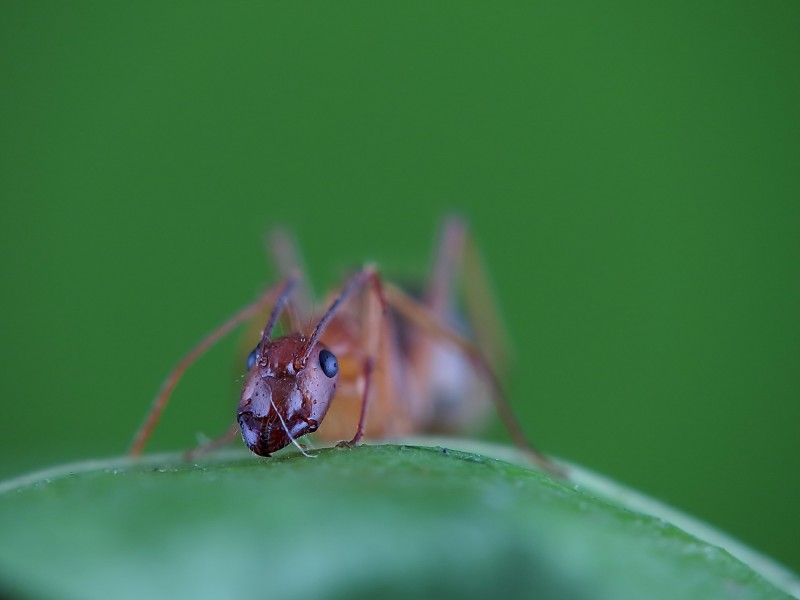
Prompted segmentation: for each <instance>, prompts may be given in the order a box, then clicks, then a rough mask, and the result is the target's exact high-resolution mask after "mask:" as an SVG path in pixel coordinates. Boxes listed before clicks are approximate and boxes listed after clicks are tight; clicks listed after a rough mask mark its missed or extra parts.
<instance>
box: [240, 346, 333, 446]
mask: <svg viewBox="0 0 800 600" xmlns="http://www.w3.org/2000/svg"><path fill="white" fill-rule="evenodd" d="M247 366H248V374H247V380H246V382H245V385H244V389H243V390H242V396H241V400H240V401H239V409H238V420H239V426H240V427H241V429H242V438H243V439H244V442H245V444H247V446H248V447H249V448H250V450H252V451H253V452H254V453H255V454H258V455H259V456H269V455H270V453H272V452H275V451H277V450H280V449H281V448H283V447H284V446H288V445H289V444H291V443H293V442H294V441H295V440H296V439H297V438H299V437H301V436H304V435H306V434H308V433H313V432H314V431H316V430H317V427H318V426H319V424H320V423H321V422H322V419H323V418H324V417H325V413H327V412H328V407H329V406H330V403H331V400H332V399H333V394H334V392H335V391H336V383H337V381H338V380H339V364H338V362H337V360H336V357H335V356H334V355H333V353H332V352H331V351H330V350H328V348H326V347H325V345H324V344H322V343H321V342H316V343H314V344H313V346H311V348H310V349H309V347H308V339H307V338H305V337H303V336H301V335H291V336H286V337H282V338H278V339H276V340H273V341H266V340H262V342H261V343H259V345H258V346H256V349H255V350H253V352H251V353H250V356H248V359H247Z"/></svg>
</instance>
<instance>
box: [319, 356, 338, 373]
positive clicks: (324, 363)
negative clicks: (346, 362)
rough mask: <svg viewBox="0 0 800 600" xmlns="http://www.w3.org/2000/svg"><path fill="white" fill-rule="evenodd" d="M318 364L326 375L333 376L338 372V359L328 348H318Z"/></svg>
mask: <svg viewBox="0 0 800 600" xmlns="http://www.w3.org/2000/svg"><path fill="white" fill-rule="evenodd" d="M319 366H320V367H322V372H323V373H325V375H326V376H327V377H333V376H334V375H336V373H338V372H339V361H337V360H336V357H335V356H334V355H333V352H331V351H330V350H320V352H319Z"/></svg>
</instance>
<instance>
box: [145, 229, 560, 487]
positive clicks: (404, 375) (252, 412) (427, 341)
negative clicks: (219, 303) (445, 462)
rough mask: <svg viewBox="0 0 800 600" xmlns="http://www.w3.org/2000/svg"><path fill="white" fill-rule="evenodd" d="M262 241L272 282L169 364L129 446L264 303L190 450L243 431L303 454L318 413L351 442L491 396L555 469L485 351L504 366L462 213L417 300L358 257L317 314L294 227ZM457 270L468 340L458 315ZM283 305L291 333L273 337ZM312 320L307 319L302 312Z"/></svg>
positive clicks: (256, 446)
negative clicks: (240, 362)
mask: <svg viewBox="0 0 800 600" xmlns="http://www.w3.org/2000/svg"><path fill="white" fill-rule="evenodd" d="M269 241H270V245H271V250H272V254H273V255H274V256H275V258H276V263H277V267H278V271H279V273H280V274H281V276H282V280H281V282H279V283H278V284H277V285H276V286H274V287H272V288H270V289H268V290H266V291H265V292H264V293H263V294H262V295H261V296H260V297H259V298H258V299H256V300H255V301H254V302H252V303H251V304H249V305H247V306H245V307H244V308H242V309H241V310H239V312H237V313H236V314H235V315H233V316H232V317H231V318H230V319H229V320H228V321H226V322H225V323H223V324H222V325H221V326H220V327H218V328H217V329H216V330H214V331H213V332H212V333H210V334H209V335H208V336H207V337H206V338H205V339H203V340H202V341H201V342H200V343H199V344H197V346H195V347H194V348H193V349H192V350H191V351H190V352H189V353H188V354H187V355H186V356H185V357H184V358H183V359H182V360H181V361H180V362H179V363H178V365H177V366H176V367H175V368H174V369H173V371H172V372H171V373H170V374H169V376H168V377H167V379H166V381H165V382H164V384H163V385H162V388H161V390H160V392H159V394H158V396H157V397H156V399H155V402H154V403H153V406H152V408H151V410H150V412H149V413H148V415H147V418H146V420H145V422H144V424H143V425H142V426H141V428H140V429H139V431H138V433H137V434H136V437H135V439H134V442H133V445H132V446H131V450H130V454H131V455H134V456H136V455H139V454H140V453H141V452H142V450H143V449H144V446H145V444H146V443H147V440H148V439H149V437H150V435H151V434H152V432H153V430H154V428H155V426H156V424H157V422H158V420H159V418H160V416H161V414H162V412H163V410H164V408H165V406H166V404H167V402H168V400H169V398H170V396H171V394H172V391H173V390H174V388H175V386H176V385H177V383H178V381H179V380H180V378H181V376H182V375H183V373H184V372H185V371H186V369H187V368H188V367H189V366H190V365H191V364H192V363H193V362H194V361H195V360H196V359H197V358H198V357H199V356H200V355H201V354H203V353H204V352H205V351H206V350H208V348H209V347H211V346H212V345H213V344H214V343H215V342H217V341H218V340H219V339H220V338H222V337H223V336H225V335H226V334H228V333H229V332H230V331H231V330H232V329H233V328H234V327H236V326H237V325H239V324H241V323H243V322H245V321H247V320H249V319H251V318H253V317H254V316H256V315H257V314H259V313H261V312H263V311H265V310H266V309H267V308H269V307H271V312H270V314H269V318H268V320H267V324H266V326H265V327H264V329H263V330H262V332H261V337H260V340H259V342H258V344H257V345H256V346H255V348H254V349H253V350H252V352H250V354H249V355H248V357H247V376H246V379H245V383H244V388H243V390H242V394H241V399H240V401H239V404H238V407H237V419H236V423H235V424H234V425H233V426H232V427H231V428H230V429H229V430H228V431H227V432H226V433H225V434H224V435H223V436H221V437H220V438H218V439H216V440H212V441H211V442H208V443H206V444H204V445H202V446H200V447H199V448H197V449H195V450H193V451H191V452H190V453H188V456H190V457H191V456H196V455H197V454H200V453H203V452H206V451H208V450H211V449H213V448H216V447H218V446H221V445H223V444H226V443H228V442H230V441H232V440H233V439H234V438H235V437H237V436H238V435H239V433H240V432H241V436H242V439H243V440H244V442H245V444H246V445H247V447H248V448H249V449H250V450H251V451H252V452H253V453H255V454H257V455H259V456H270V454H272V453H273V452H276V451H278V450H280V449H281V448H284V447H286V446H288V445H289V444H294V445H295V446H296V447H297V448H298V450H299V451H300V452H301V453H303V454H304V455H305V456H310V455H309V454H308V453H307V452H306V451H305V449H304V447H303V446H302V445H301V444H300V443H298V441H297V440H298V439H299V438H301V437H303V436H305V435H307V434H310V433H314V432H316V431H317V429H318V428H319V427H321V425H322V422H323V419H326V417H327V420H326V424H325V427H323V428H322V429H320V433H319V435H320V436H321V437H323V438H324V439H329V440H336V439H342V437H343V436H346V432H347V429H346V428H347V427H352V423H353V422H354V420H355V414H357V415H358V417H357V423H358V424H357V427H356V431H355V434H354V435H353V436H352V438H350V439H347V440H346V441H342V442H339V444H338V446H340V447H348V446H353V445H355V444H357V443H358V442H359V441H360V440H361V438H362V437H363V436H364V433H365V431H368V433H369V436H370V437H373V438H381V437H389V436H400V435H407V434H411V433H420V432H425V433H429V432H437V431H438V432H442V431H444V432H452V431H459V430H464V429H465V428H467V427H468V426H469V425H470V424H474V422H475V421H477V420H479V419H480V417H481V416H482V413H483V412H484V410H483V409H484V408H485V406H486V397H487V396H490V397H491V399H492V400H493V401H494V404H495V406H496V407H497V410H498V412H499V414H500V417H501V419H502V421H503V423H504V425H505V427H506V429H507V430H508V432H509V433H510V435H511V437H512V439H513V441H514V443H515V444H516V445H517V446H518V447H519V448H521V449H522V450H523V451H525V453H526V454H527V455H528V456H529V457H530V459H531V460H532V461H533V462H534V463H535V464H536V465H538V466H539V467H540V468H542V469H543V470H545V471H547V472H549V473H551V474H555V475H560V476H563V475H564V471H563V469H562V468H561V467H560V466H558V465H556V464H554V463H553V462H552V461H551V460H550V459H549V458H548V457H546V456H545V455H544V454H542V453H541V452H540V451H539V450H537V449H536V448H535V447H534V446H533V444H532V443H531V442H530V441H529V440H528V439H527V438H526V437H525V434H524V432H523V431H522V428H521V426H520V424H519V422H518V420H517V419H516V417H515V415H514V413H513V411H512V410H511V406H510V404H509V402H508V400H507V398H506V395H505V393H504V391H503V388H502V386H501V384H500V378H499V376H498V375H497V370H496V369H495V368H494V366H493V364H492V363H490V361H489V359H488V358H487V357H488V356H492V357H493V358H495V359H496V362H495V364H497V363H500V366H503V365H502V362H503V361H504V354H503V343H502V340H501V335H500V333H499V332H500V331H501V326H500V322H499V318H498V317H497V314H496V313H495V311H494V308H493V303H492V298H491V294H490V289H489V285H488V280H487V278H486V276H485V273H484V271H483V268H482V265H481V264H480V263H481V261H480V257H479V255H478V254H477V251H476V249H475V245H474V243H472V238H471V236H470V235H469V233H468V230H467V227H466V225H465V223H464V222H463V221H462V220H461V219H458V218H454V217H451V218H448V219H446V220H445V223H444V225H443V227H442V232H441V236H440V242H439V248H438V252H437V256H436V260H435V262H434V268H433V270H432V272H431V275H430V277H429V280H428V283H427V287H426V290H425V292H424V294H423V296H422V299H417V298H415V297H414V296H413V295H411V294H410V293H408V292H406V291H404V290H403V289H402V288H400V287H399V286H397V285H394V284H392V283H389V282H386V281H384V280H383V279H382V278H381V276H380V275H379V273H378V271H377V270H376V269H375V267H374V266H366V267H364V268H363V269H361V270H360V271H358V272H357V273H355V274H354V275H352V276H351V277H350V278H349V279H347V280H346V282H345V283H344V285H343V286H342V287H341V289H340V290H338V292H337V293H335V294H334V295H333V296H332V297H331V299H330V300H329V305H328V308H327V310H326V311H325V312H324V313H323V314H322V316H321V317H319V318H316V319H315V318H314V314H313V311H312V310H311V292H310V290H309V288H308V285H307V283H305V281H304V279H303V278H302V277H301V275H300V273H301V269H300V267H299V265H300V260H299V257H298V253H297V251H296V249H295V245H294V243H293V241H292V238H291V237H290V236H288V235H287V234H286V233H284V232H282V231H275V232H273V233H272V235H271V236H270V240H269ZM459 279H460V280H461V282H462V285H463V287H464V300H465V308H466V313H467V315H468V317H470V318H469V325H470V327H471V330H472V334H473V337H474V341H473V340H472V339H470V338H469V337H467V334H465V333H463V332H462V331H465V328H464V327H463V324H459V322H458V321H457V320H456V312H457V311H456V306H455V305H456V294H455V287H456V282H457V280H459ZM282 316H284V317H285V318H286V319H287V320H288V324H287V325H288V327H289V329H290V330H291V331H292V333H290V334H288V335H284V336H282V337H277V338H273V337H272V334H273V330H274V329H275V327H276V325H277V324H278V322H279V320H280V319H281V318H282ZM314 322H316V325H315V326H314V327H313V329H312V328H311V327H310V325H309V323H311V324H313V323H314ZM466 331H468V330H466ZM337 357H338V358H337ZM334 395H337V401H336V402H335V403H334V402H333V398H334ZM368 422H369V427H367V423H368ZM351 431H352V430H351Z"/></svg>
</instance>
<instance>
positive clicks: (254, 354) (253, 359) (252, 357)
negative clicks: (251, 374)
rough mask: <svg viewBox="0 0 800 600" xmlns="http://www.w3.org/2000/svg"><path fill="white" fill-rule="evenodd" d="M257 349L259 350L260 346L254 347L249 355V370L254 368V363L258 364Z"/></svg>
mask: <svg viewBox="0 0 800 600" xmlns="http://www.w3.org/2000/svg"><path fill="white" fill-rule="evenodd" d="M256 350H258V348H253V351H252V352H251V353H250V354H248V355H247V370H248V371H249V370H250V369H252V368H253V365H255V364H256V357H257V355H258V353H257V352H256Z"/></svg>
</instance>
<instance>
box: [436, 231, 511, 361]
mask: <svg viewBox="0 0 800 600" xmlns="http://www.w3.org/2000/svg"><path fill="white" fill-rule="evenodd" d="M459 284H460V286H461V288H462V290H463V299H464V308H465V310H466V313H467V314H466V316H467V318H468V321H469V324H470V326H471V327H472V329H473V330H474V335H475V339H476V341H477V345H478V347H479V348H481V350H482V352H483V356H484V357H485V358H486V360H487V361H489V362H490V364H491V365H492V368H494V369H495V371H496V372H500V371H502V370H504V369H505V368H506V367H507V365H508V363H509V355H510V351H509V347H510V345H509V343H508V336H507V334H506V328H505V327H504V325H503V321H502V319H501V318H500V313H499V311H498V310H497V302H496V301H495V298H494V294H493V293H492V286H491V285H490V284H489V277H488V275H487V272H486V268H485V267H484V264H483V260H482V259H481V255H480V253H479V252H478V249H477V246H476V244H475V239H474V237H473V236H472V235H471V233H470V231H469V227H468V226H467V223H466V222H465V221H464V219H462V218H460V217H456V216H450V217H448V218H447V219H446V220H445V222H444V224H443V226H442V231H441V234H440V240H439V248H438V250H437V255H436V260H435V262H434V268H433V271H432V273H431V277H430V279H429V281H428V288H427V294H426V297H425V301H426V304H427V305H428V306H429V307H430V309H431V310H432V312H433V313H434V314H435V315H437V316H438V317H439V320H440V322H442V323H446V322H447V317H448V316H450V315H453V314H455V313H456V308H457V307H456V299H455V290H456V288H457V287H458V285H459Z"/></svg>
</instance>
